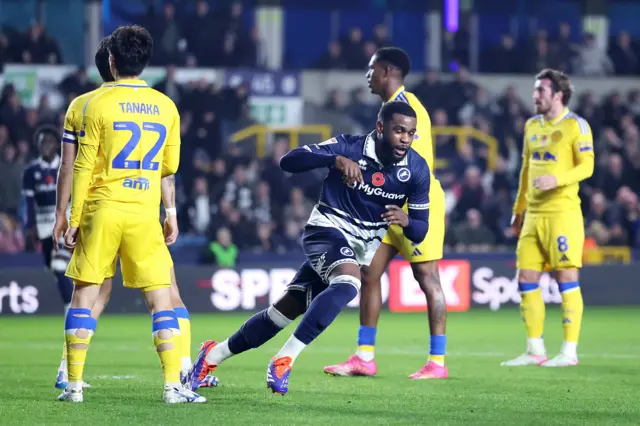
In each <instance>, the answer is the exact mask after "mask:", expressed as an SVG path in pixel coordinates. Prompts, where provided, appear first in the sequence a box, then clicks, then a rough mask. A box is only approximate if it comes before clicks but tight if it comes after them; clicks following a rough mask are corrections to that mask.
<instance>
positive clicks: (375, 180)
mask: <svg viewBox="0 0 640 426" xmlns="http://www.w3.org/2000/svg"><path fill="white" fill-rule="evenodd" d="M371 183H372V184H373V186H382V185H384V175H383V174H382V173H380V172H376V173H374V174H373V176H371Z"/></svg>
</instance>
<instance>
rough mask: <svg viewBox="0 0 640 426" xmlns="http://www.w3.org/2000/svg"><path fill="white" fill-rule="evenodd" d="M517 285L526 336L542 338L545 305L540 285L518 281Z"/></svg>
mask: <svg viewBox="0 0 640 426" xmlns="http://www.w3.org/2000/svg"><path fill="white" fill-rule="evenodd" d="M518 287H519V288H520V294H521V296H522V301H521V302H520V315H521V316H522V319H523V320H524V324H525V327H526V328H527V337H528V338H529V339H542V333H543V332H544V315H545V306H544V300H542V292H541V291H540V286H539V285H538V283H519V284H518Z"/></svg>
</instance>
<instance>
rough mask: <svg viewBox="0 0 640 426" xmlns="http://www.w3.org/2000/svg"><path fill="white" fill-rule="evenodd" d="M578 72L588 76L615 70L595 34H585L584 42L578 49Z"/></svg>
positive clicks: (602, 74) (606, 73)
mask: <svg viewBox="0 0 640 426" xmlns="http://www.w3.org/2000/svg"><path fill="white" fill-rule="evenodd" d="M577 59H578V60H577V64H576V67H575V68H576V69H575V71H576V73H578V74H580V75H586V76H605V75H609V74H611V73H612V72H613V64H612V63H611V59H609V57H608V56H607V53H606V52H605V50H604V49H602V48H601V47H600V46H598V42H597V41H596V38H595V36H594V35H593V34H585V35H584V43H583V45H582V46H581V47H580V49H579V51H578V58H577Z"/></svg>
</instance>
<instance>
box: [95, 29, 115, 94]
mask: <svg viewBox="0 0 640 426" xmlns="http://www.w3.org/2000/svg"><path fill="white" fill-rule="evenodd" d="M110 39H111V36H106V37H105V38H103V39H102V40H100V45H99V46H98V50H96V56H95V58H94V60H95V64H96V68H98V72H99V73H100V77H101V78H102V81H104V82H105V83H109V82H111V81H114V80H115V79H114V78H113V75H111V70H110V69H109V41H110Z"/></svg>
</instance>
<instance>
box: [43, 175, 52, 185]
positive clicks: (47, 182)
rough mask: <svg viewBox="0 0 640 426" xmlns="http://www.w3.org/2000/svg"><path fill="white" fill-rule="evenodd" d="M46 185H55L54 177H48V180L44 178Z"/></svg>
mask: <svg viewBox="0 0 640 426" xmlns="http://www.w3.org/2000/svg"><path fill="white" fill-rule="evenodd" d="M44 183H46V184H47V185H51V184H52V183H53V176H47V177H46V178H44Z"/></svg>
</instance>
